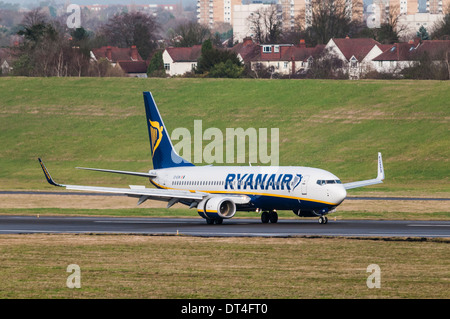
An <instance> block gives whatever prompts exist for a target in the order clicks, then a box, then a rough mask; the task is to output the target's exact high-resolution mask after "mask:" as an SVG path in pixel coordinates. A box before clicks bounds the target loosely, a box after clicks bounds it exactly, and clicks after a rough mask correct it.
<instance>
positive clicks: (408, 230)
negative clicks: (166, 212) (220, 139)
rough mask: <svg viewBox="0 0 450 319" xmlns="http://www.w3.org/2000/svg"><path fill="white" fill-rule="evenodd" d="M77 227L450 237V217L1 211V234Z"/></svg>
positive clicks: (88, 231)
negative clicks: (273, 218)
mask: <svg viewBox="0 0 450 319" xmlns="http://www.w3.org/2000/svg"><path fill="white" fill-rule="evenodd" d="M31 233H49V234H58V233H71V234H73V233H75V234H91V233H92V234H136V235H177V234H178V235H188V236H202V237H294V236H337V237H418V238H434V237H436V238H438V237H440V238H450V221H407V220H404V221H399V220H391V221H389V220H337V221H335V220H333V219H332V218H329V221H328V223H327V224H319V223H318V221H317V219H300V218H299V219H297V220H296V219H286V220H283V219H280V220H279V221H278V223H276V224H270V223H269V224H262V223H261V221H260V220H259V219H241V218H233V219H230V220H224V222H223V224H222V225H207V224H206V222H205V220H204V219H202V218H125V217H65V216H62V217H47V216H41V217H38V216H0V234H31Z"/></svg>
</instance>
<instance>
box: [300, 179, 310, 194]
mask: <svg viewBox="0 0 450 319" xmlns="http://www.w3.org/2000/svg"><path fill="white" fill-rule="evenodd" d="M308 180H309V175H308V176H303V179H302V183H301V184H300V189H301V191H302V195H307V194H308V187H307V185H308Z"/></svg>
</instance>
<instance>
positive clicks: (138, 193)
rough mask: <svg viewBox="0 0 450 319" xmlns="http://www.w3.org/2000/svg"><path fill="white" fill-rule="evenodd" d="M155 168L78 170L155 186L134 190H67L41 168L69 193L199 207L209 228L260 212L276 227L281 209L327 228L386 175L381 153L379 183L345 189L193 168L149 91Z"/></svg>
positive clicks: (306, 178)
mask: <svg viewBox="0 0 450 319" xmlns="http://www.w3.org/2000/svg"><path fill="white" fill-rule="evenodd" d="M144 101H145V111H146V114H147V125H148V134H149V137H150V149H151V153H152V159H153V169H152V170H150V171H149V172H148V173H141V172H129V171H117V170H108V169H98V168H83V167H79V168H80V169H86V170H93V171H101V172H109V173H118V174H127V175H134V176H141V177H146V178H149V180H150V182H151V183H152V184H153V185H154V186H155V187H156V189H155V188H146V187H145V186H131V185H130V188H112V187H93V186H80V185H63V184H58V183H56V182H55V181H54V180H53V179H52V177H51V176H50V174H49V172H48V170H47V169H46V167H45V165H44V163H43V162H42V161H41V159H39V163H40V165H41V167H42V169H43V171H44V174H45V177H46V178H47V181H48V182H49V183H50V184H51V185H54V186H59V187H65V188H66V189H68V190H78V191H89V192H103V193H114V194H123V195H127V196H131V197H135V198H137V199H138V205H140V204H142V203H143V202H145V201H146V200H148V199H152V200H160V201H166V202H168V204H167V207H168V208H169V207H171V206H173V205H174V204H176V203H182V204H184V205H187V206H189V208H196V209H197V212H198V214H199V215H200V216H201V217H203V218H204V219H206V222H207V223H208V224H221V223H222V222H223V220H224V219H229V218H232V217H233V216H234V215H235V214H236V211H256V212H258V213H261V221H262V222H263V223H268V222H271V223H276V222H277V221H278V214H277V210H292V211H293V212H294V213H295V214H296V215H298V216H300V217H314V216H317V217H318V218H319V223H321V224H325V223H327V221H328V219H327V217H326V215H327V214H329V213H332V212H334V211H335V209H336V207H337V206H339V205H340V204H341V203H342V202H343V201H344V199H345V198H346V196H347V191H346V190H347V189H351V188H357V187H363V186H368V185H374V184H379V183H382V181H383V180H384V170H383V162H382V158H381V154H380V153H378V169H377V171H378V175H377V177H376V178H375V179H371V180H365V181H359V182H353V183H346V184H343V183H341V181H340V180H339V178H337V177H336V176H335V175H333V174H332V173H330V172H327V171H325V170H322V169H318V168H311V167H298V166H277V167H273V166H195V165H193V164H192V163H190V162H188V161H186V160H184V159H183V158H181V157H180V156H179V155H178V154H177V153H176V151H175V149H174V147H173V145H172V142H171V140H170V138H169V135H168V132H167V129H166V127H165V126H164V122H163V120H162V118H161V115H160V113H159V111H158V108H157V107H156V104H155V101H154V99H153V96H152V94H151V93H150V92H144Z"/></svg>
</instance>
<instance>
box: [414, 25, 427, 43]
mask: <svg viewBox="0 0 450 319" xmlns="http://www.w3.org/2000/svg"><path fill="white" fill-rule="evenodd" d="M416 35H417V37H418V38H420V40H421V41H423V40H430V35H429V34H428V31H427V29H426V28H425V27H424V26H421V27H420V28H419V31H417V34H416Z"/></svg>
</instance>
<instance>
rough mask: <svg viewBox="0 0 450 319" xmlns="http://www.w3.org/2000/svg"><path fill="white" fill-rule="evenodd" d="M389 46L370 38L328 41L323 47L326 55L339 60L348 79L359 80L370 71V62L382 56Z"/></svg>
mask: <svg viewBox="0 0 450 319" xmlns="http://www.w3.org/2000/svg"><path fill="white" fill-rule="evenodd" d="M388 48H389V46H386V45H382V44H380V43H379V42H378V41H375V40H374V39H370V38H355V39H351V38H348V37H347V38H344V39H336V38H334V39H330V41H328V43H327V45H326V46H325V52H327V54H329V55H332V56H335V57H336V58H338V59H340V60H341V61H342V62H343V64H342V69H343V71H345V72H347V73H348V76H349V79H359V78H360V77H361V75H363V74H365V73H367V72H369V71H371V70H372V63H371V61H372V60H373V59H374V58H376V57H377V56H378V55H380V54H382V53H383V52H384V50H386V49H388Z"/></svg>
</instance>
